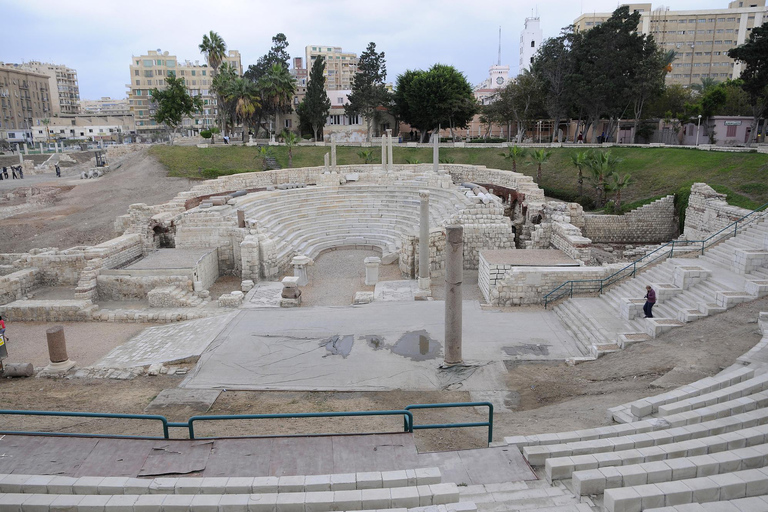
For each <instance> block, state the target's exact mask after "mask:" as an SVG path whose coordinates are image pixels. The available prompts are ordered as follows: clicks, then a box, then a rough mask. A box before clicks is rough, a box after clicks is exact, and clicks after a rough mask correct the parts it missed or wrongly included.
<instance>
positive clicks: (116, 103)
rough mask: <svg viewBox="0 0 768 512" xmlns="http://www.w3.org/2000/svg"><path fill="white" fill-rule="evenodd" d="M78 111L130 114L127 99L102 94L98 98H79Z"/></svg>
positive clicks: (98, 113) (117, 114)
mask: <svg viewBox="0 0 768 512" xmlns="http://www.w3.org/2000/svg"><path fill="white" fill-rule="evenodd" d="M80 112H81V113H83V114H91V115H93V114H95V115H110V116H127V115H130V114H131V107H130V105H129V104H128V99H127V98H124V99H122V100H116V99H113V98H109V97H104V96H102V97H101V98H99V99H98V100H80Z"/></svg>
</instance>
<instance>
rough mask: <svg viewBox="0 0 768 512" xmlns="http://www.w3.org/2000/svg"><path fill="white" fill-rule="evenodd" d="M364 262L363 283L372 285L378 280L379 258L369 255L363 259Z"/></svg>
mask: <svg viewBox="0 0 768 512" xmlns="http://www.w3.org/2000/svg"><path fill="white" fill-rule="evenodd" d="M363 262H364V263H365V285H366V286H373V285H375V284H376V283H378V282H379V265H380V264H381V258H379V257H376V256H369V257H367V258H365V260H363Z"/></svg>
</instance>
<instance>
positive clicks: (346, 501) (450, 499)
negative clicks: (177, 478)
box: [0, 483, 476, 512]
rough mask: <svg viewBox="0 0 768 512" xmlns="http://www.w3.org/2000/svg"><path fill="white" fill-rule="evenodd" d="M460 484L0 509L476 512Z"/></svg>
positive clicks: (11, 502) (26, 503) (8, 501)
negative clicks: (431, 510) (441, 510)
mask: <svg viewBox="0 0 768 512" xmlns="http://www.w3.org/2000/svg"><path fill="white" fill-rule="evenodd" d="M458 501H459V492H458V488H457V487H456V484H452V483H451V484H435V485H420V486H416V487H394V488H381V489H363V490H347V491H316V492H307V493H301V492H286V493H249V494H114V495H98V494H87V495H80V494H21V493H7V494H0V510H16V511H22V512H27V511H29V512H33V511H34V512H41V511H46V512H54V511H57V512H58V511H62V510H77V511H80V512H91V511H93V512H95V511H97V510H99V511H102V512H126V511H131V512H157V511H160V510H162V511H164V512H186V511H191V512H210V511H212V510H215V511H217V512H242V511H244V510H248V511H251V512H332V511H337V510H346V511H353V510H357V511H364V510H365V511H367V510H370V511H373V510H392V509H396V510H403V511H405V510H408V509H413V508H417V507H434V506H445V507H446V508H445V510H446V511H450V512H474V511H475V510H476V507H475V506H474V505H471V504H466V503H461V504H460V503H458Z"/></svg>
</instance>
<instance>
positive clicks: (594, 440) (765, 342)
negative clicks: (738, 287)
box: [475, 313, 768, 512]
mask: <svg viewBox="0 0 768 512" xmlns="http://www.w3.org/2000/svg"><path fill="white" fill-rule="evenodd" d="M760 327H761V329H762V331H763V339H762V340H761V341H760V343H758V344H757V345H756V346H755V347H754V348H753V349H751V350H750V351H749V352H747V353H746V354H744V355H743V356H742V357H740V358H739V359H738V362H737V363H736V364H734V365H732V366H730V367H728V368H726V369H725V370H723V371H722V372H720V373H719V374H717V375H715V376H713V377H707V378H704V379H701V380H699V381H696V382H693V383H691V384H688V385H685V386H682V387H680V388H677V389H675V390H672V391H669V392H665V393H662V394H659V395H656V396H653V397H648V398H644V399H641V400H636V401H634V402H630V403H628V404H623V405H621V406H618V407H614V408H612V409H609V417H613V418H614V419H616V414H617V413H621V414H624V415H625V416H626V417H627V418H628V420H629V421H628V422H627V423H623V424H612V425H608V426H604V427H597V428H590V429H584V430H578V431H574V432H561V433H551V434H538V435H531V436H515V437H508V438H505V442H506V443H507V444H509V445H511V446H515V447H517V448H518V449H520V450H521V452H522V454H523V457H524V458H525V459H526V460H527V461H528V463H529V464H531V466H532V467H534V469H535V471H536V472H537V474H539V475H541V476H542V477H543V478H544V479H546V481H547V482H550V483H551V484H552V488H553V489H556V491H555V492H556V493H557V494H558V495H560V494H559V492H561V491H562V493H563V495H564V496H568V492H570V493H571V494H572V497H573V498H575V499H577V500H578V501H576V503H579V504H582V505H583V504H586V505H589V506H595V507H597V508H595V510H606V511H608V512H619V511H628V510H633V511H641V510H659V511H661V510H664V511H669V510H678V511H681V512H682V511H703V510H706V511H731V510H733V511H751V510H755V511H762V510H768V314H766V313H762V314H761V319H760ZM564 490H567V491H568V492H565V491H564ZM475 502H477V503H478V509H481V508H482V500H481V499H475ZM537 510H538V509H537ZM585 510H587V509H585Z"/></svg>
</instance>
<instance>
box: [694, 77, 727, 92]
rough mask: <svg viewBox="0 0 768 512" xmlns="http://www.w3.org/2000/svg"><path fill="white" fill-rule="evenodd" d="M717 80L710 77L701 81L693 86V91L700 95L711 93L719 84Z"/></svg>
mask: <svg viewBox="0 0 768 512" xmlns="http://www.w3.org/2000/svg"><path fill="white" fill-rule="evenodd" d="M719 83H720V82H718V81H717V80H715V79H714V78H710V77H708V76H706V77H704V78H702V79H701V81H700V82H699V83H697V84H691V90H693V91H696V92H698V93H699V94H704V93H705V92H707V91H709V90H710V89H712V88H713V87H715V86H717V84H719Z"/></svg>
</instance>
